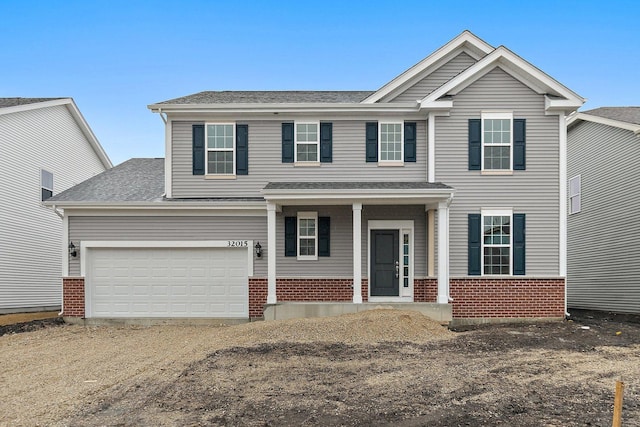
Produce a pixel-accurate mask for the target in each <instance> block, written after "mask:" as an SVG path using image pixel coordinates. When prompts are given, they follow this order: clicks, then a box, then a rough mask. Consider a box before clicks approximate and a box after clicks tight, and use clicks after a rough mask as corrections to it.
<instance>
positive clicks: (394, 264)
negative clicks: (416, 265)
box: [369, 230, 400, 297]
mask: <svg viewBox="0 0 640 427" xmlns="http://www.w3.org/2000/svg"><path fill="white" fill-rule="evenodd" d="M398 236H399V231H398V230H371V272H370V275H369V279H370V282H371V283H369V286H371V296H372V297H383V296H384V297H387V296H394V297H397V296H399V295H400V293H399V287H398V283H399V282H398V273H399V270H398V269H399V265H398V262H399V259H398V256H399V255H398V254H399V246H398V245H399V239H398Z"/></svg>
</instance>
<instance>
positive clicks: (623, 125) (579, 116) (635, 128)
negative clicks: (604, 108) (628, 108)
mask: <svg viewBox="0 0 640 427" xmlns="http://www.w3.org/2000/svg"><path fill="white" fill-rule="evenodd" d="M578 120H583V121H587V122H593V123H599V124H602V125H607V126H612V127H616V128H620V129H625V130H630V131H631V132H634V133H635V134H640V125H636V124H633V123H628V122H623V121H620V120H613V119H607V118H604V117H599V116H592V115H591V114H586V113H576V114H572V115H570V116H569V117H568V118H567V126H572V125H573V124H574V123H575V122H577V121H578Z"/></svg>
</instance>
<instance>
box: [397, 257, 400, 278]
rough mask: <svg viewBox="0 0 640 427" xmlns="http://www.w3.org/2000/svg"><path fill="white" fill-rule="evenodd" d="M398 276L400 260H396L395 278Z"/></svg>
mask: <svg viewBox="0 0 640 427" xmlns="http://www.w3.org/2000/svg"><path fill="white" fill-rule="evenodd" d="M398 277H400V262H399V261H396V279H397V278H398Z"/></svg>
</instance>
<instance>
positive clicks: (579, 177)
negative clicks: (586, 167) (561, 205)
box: [569, 175, 582, 215]
mask: <svg viewBox="0 0 640 427" xmlns="http://www.w3.org/2000/svg"><path fill="white" fill-rule="evenodd" d="M574 180H577V181H578V192H577V193H572V192H571V182H573V181H574ZM574 198H577V199H578V209H577V210H573V203H571V202H572V201H573V199H574ZM581 210H582V175H576V176H574V177H573V178H571V179H569V215H573V214H577V213H579V212H580V211H581Z"/></svg>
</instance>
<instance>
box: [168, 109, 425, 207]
mask: <svg viewBox="0 0 640 427" xmlns="http://www.w3.org/2000/svg"><path fill="white" fill-rule="evenodd" d="M318 119H319V120H323V118H322V117H318ZM392 120H402V119H392ZM212 121H213V120H212ZM225 121H227V122H228V120H225ZM283 121H293V119H291V120H286V119H284V120H283ZM194 123H202V122H175V121H174V122H173V127H172V129H173V146H172V150H173V151H172V162H173V174H172V188H173V197H175V198H197V197H261V196H262V193H261V190H262V188H264V186H265V185H266V184H267V183H268V182H282V181H303V182H318V181H425V180H426V173H427V172H426V162H427V151H426V150H427V144H426V122H425V121H418V122H417V153H416V157H417V159H416V160H417V161H416V162H415V163H405V164H404V166H401V167H390V166H386V167H385V166H378V164H377V163H366V161H365V123H366V121H364V120H362V121H333V122H332V123H333V162H332V163H321V164H320V166H317V167H316V166H314V167H308V166H294V164H292V163H282V121H239V122H238V123H246V124H248V125H249V174H248V175H239V176H236V179H233V180H228V179H223V180H216V179H205V178H204V177H203V176H202V175H200V176H197V175H196V176H194V175H193V174H192V141H191V139H192V130H191V129H192V124H194Z"/></svg>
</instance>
